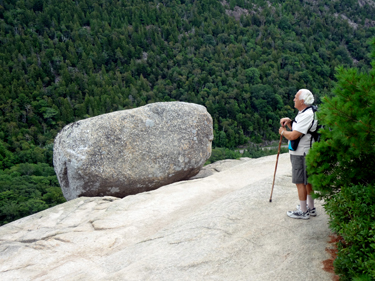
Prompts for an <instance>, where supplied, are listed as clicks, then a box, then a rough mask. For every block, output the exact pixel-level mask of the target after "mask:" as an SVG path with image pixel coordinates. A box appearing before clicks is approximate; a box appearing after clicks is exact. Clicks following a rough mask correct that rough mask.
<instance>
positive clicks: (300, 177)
mask: <svg viewBox="0 0 375 281" xmlns="http://www.w3.org/2000/svg"><path fill="white" fill-rule="evenodd" d="M290 162H291V163H292V183H294V184H298V183H303V184H305V185H306V184H307V183H308V181H307V172H306V160H305V156H300V155H292V154H291V155H290Z"/></svg>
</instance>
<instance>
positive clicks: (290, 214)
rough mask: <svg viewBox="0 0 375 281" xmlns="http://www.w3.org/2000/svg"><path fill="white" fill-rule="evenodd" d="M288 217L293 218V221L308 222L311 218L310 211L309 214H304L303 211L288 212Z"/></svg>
mask: <svg viewBox="0 0 375 281" xmlns="http://www.w3.org/2000/svg"><path fill="white" fill-rule="evenodd" d="M286 214H287V216H288V217H290V218H292V219H303V220H308V219H309V218H310V214H309V211H307V212H305V213H304V212H302V211H301V210H296V211H288V212H286Z"/></svg>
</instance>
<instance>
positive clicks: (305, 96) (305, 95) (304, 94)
mask: <svg viewBox="0 0 375 281" xmlns="http://www.w3.org/2000/svg"><path fill="white" fill-rule="evenodd" d="M298 92H299V93H300V94H299V99H300V100H303V101H304V104H305V105H312V104H313V103H314V96H313V94H312V93H311V92H310V91H309V90H307V89H300V90H299V91H298Z"/></svg>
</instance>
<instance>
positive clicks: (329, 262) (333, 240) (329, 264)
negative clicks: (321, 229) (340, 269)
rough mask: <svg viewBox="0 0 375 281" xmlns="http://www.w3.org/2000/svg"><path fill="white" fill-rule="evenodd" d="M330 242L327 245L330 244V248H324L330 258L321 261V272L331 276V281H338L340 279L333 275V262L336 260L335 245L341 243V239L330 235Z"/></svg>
mask: <svg viewBox="0 0 375 281" xmlns="http://www.w3.org/2000/svg"><path fill="white" fill-rule="evenodd" d="M329 237H330V240H329V241H328V243H330V244H332V246H331V247H327V248H326V252H327V253H328V254H329V255H330V256H331V257H330V258H329V259H326V260H324V261H323V270H324V271H326V272H329V273H332V274H333V277H332V280H333V281H339V280H340V278H339V276H338V275H336V274H335V268H334V267H333V262H334V260H335V259H336V258H337V243H338V242H339V241H342V240H343V238H342V237H341V236H338V235H336V234H332V235H330V236H329Z"/></svg>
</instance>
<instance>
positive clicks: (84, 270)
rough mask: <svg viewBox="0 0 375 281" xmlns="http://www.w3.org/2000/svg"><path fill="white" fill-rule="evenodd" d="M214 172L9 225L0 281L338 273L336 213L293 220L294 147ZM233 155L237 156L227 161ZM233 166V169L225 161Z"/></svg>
mask: <svg viewBox="0 0 375 281" xmlns="http://www.w3.org/2000/svg"><path fill="white" fill-rule="evenodd" d="M275 160H276V157H275V156H274V155H273V156H267V157H263V158H259V159H242V160H241V161H237V164H236V165H234V164H233V163H234V162H235V161H230V164H229V165H221V168H218V166H220V165H219V164H216V172H215V173H214V174H213V175H211V176H208V177H204V178H200V179H195V180H189V181H182V182H178V183H173V184H170V185H167V186H163V187H161V188H159V189H157V190H153V191H150V192H145V193H140V194H137V195H131V196H127V197H125V198H123V199H118V198H115V197H95V198H87V197H81V198H77V199H74V200H71V201H69V202H67V203H64V204H61V205H58V206H56V207H53V208H50V209H48V210H45V211H42V212H40V213H37V214H34V215H32V216H29V217H26V218H23V219H20V220H17V221H15V222H12V223H9V224H7V225H5V226H2V227H0V252H1V255H0V280H64V281H69V280H87V281H92V280H134V281H135V280H137V281H139V280H173V281H174V280H179V281H181V280H231V281H232V280H259V281H267V280H288V281H293V280H296V281H297V280H314V281H315V280H320V281H321V280H327V281H328V280H331V278H332V276H331V274H330V273H327V272H325V271H324V270H323V269H322V268H323V265H322V261H323V260H326V259H328V258H329V254H328V253H327V252H326V251H325V248H326V247H328V246H329V244H328V238H329V235H330V231H329V229H328V225H327V221H328V217H327V215H326V214H325V213H324V210H323V208H322V207H321V205H320V204H319V202H317V204H316V205H317V206H316V207H317V210H318V216H317V217H313V218H310V220H304V221H302V220H293V219H290V218H288V217H287V216H286V211H287V210H289V209H291V208H294V207H295V205H296V203H297V202H298V198H297V192H296V187H295V186H294V185H293V184H292V183H291V166H290V162H289V155H288V154H282V155H280V159H279V167H278V171H277V178H276V184H275V188H274V193H273V202H272V203H269V196H270V191H271V185H272V179H273V172H274V167H275ZM227 164H228V163H227ZM225 166H227V167H229V168H227V169H224V168H223V167H225Z"/></svg>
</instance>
